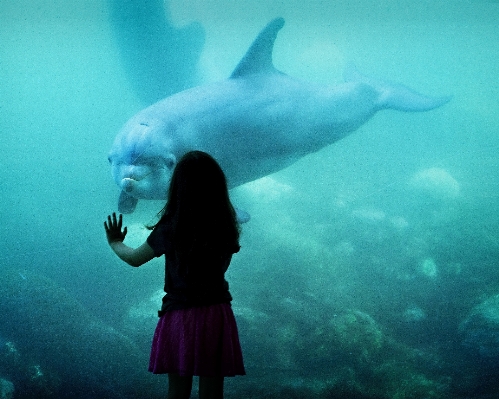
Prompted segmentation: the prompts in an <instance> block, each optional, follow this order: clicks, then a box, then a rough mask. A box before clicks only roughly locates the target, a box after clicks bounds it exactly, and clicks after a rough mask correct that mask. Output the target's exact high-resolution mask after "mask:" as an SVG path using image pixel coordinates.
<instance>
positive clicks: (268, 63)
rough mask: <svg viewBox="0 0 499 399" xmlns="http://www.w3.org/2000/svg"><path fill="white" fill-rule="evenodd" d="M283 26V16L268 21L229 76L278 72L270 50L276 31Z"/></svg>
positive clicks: (272, 46) (236, 76)
mask: <svg viewBox="0 0 499 399" xmlns="http://www.w3.org/2000/svg"><path fill="white" fill-rule="evenodd" d="M283 26H284V19H283V18H276V19H273V20H272V21H270V22H269V23H268V24H267V26H266V27H265V28H263V30H262V31H261V32H260V34H259V35H258V36H257V38H256V39H255V41H254V42H253V43H252V44H251V46H250V48H249V49H248V51H247V52H246V54H245V55H244V57H243V58H242V59H241V61H239V64H237V67H236V69H234V72H232V75H230V77H231V78H239V77H241V76H245V75H251V74H253V73H258V72H268V73H275V72H278V71H277V70H276V69H275V68H274V64H273V63H272V50H273V49H274V41H275V39H276V37H277V33H278V32H279V31H280V30H281V28H282V27H283Z"/></svg>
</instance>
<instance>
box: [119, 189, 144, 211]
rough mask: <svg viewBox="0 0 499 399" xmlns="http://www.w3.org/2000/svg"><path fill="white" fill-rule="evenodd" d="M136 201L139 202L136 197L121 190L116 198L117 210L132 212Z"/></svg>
mask: <svg viewBox="0 0 499 399" xmlns="http://www.w3.org/2000/svg"><path fill="white" fill-rule="evenodd" d="M137 202H139V200H138V199H137V198H135V197H132V196H130V195H128V194H127V193H126V192H124V191H122V192H121V193H120V198H119V200H118V211H119V212H120V213H125V214H127V213H133V211H134V210H135V207H136V206H137Z"/></svg>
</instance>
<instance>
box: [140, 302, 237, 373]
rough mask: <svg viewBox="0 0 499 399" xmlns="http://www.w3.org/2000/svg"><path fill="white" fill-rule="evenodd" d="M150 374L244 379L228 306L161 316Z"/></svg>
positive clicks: (231, 313)
mask: <svg viewBox="0 0 499 399" xmlns="http://www.w3.org/2000/svg"><path fill="white" fill-rule="evenodd" d="M149 371H151V372H152V373H154V374H165V373H177V374H179V375H181V376H194V375H196V376H203V377H233V376H236V375H245V374H246V372H245V370H244V364H243V355H242V351H241V345H240V343H239V335H238V331H237V325H236V319H235V318H234V313H233V312H232V308H231V306H230V304H227V303H223V304H218V305H211V306H203V307H196V308H189V309H181V310H173V311H170V312H166V313H165V314H164V315H163V316H161V318H160V319H159V321H158V325H157V326H156V331H155V332H154V338H153V343H152V348H151V357H150V361H149Z"/></svg>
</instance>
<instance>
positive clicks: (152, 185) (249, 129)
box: [109, 18, 450, 213]
mask: <svg viewBox="0 0 499 399" xmlns="http://www.w3.org/2000/svg"><path fill="white" fill-rule="evenodd" d="M283 25H284V20H283V19H282V18H277V19H274V20H273V21H271V22H270V23H269V24H268V25H267V26H266V27H265V28H264V29H263V30H262V31H261V33H260V34H259V35H258V37H257V38H256V39H255V41H254V42H253V44H252V45H251V46H250V48H249V50H248V51H247V53H246V55H245V56H244V57H243V59H242V60H241V61H240V62H239V64H238V65H237V67H236V69H235V70H234V72H233V73H232V75H231V76H230V78H229V79H227V80H225V81H222V82H219V83H213V84H208V85H204V86H199V87H195V88H192V89H188V90H185V91H182V92H180V93H177V94H174V95H172V96H170V97H167V98H166V99H164V100H162V101H159V102H157V103H155V104H153V105H151V106H150V107H148V108H146V109H144V110H142V111H140V112H139V113H138V114H136V115H135V116H133V117H132V118H131V119H130V120H129V121H128V122H127V123H126V124H125V125H124V127H123V128H122V130H121V131H120V133H119V134H118V136H117V137H116V139H115V141H114V144H113V146H112V148H111V151H110V153H109V162H110V163H111V166H112V174H113V178H114V180H115V182H116V184H117V185H118V186H119V187H120V189H121V195H120V198H119V203H118V210H119V211H120V212H122V213H131V212H133V211H134V209H135V206H136V205H137V201H138V200H139V199H165V198H166V196H167V189H168V184H169V180H170V176H171V173H172V170H173V168H174V166H175V164H176V162H177V160H178V159H179V158H180V157H181V156H182V155H183V154H185V153H186V152H187V151H190V150H194V149H196V150H202V151H206V152H208V153H210V154H211V155H212V156H213V157H214V158H215V159H216V160H217V161H218V162H219V163H220V165H221V166H222V168H223V169H224V171H225V172H226V175H227V180H228V184H229V187H236V186H238V185H241V184H244V183H247V182H250V181H252V180H256V179H258V178H261V177H263V176H266V175H269V174H271V173H274V172H277V171H279V170H281V169H283V168H285V167H287V166H289V165H291V164H292V163H294V162H296V161H297V160H298V159H300V158H301V157H303V156H305V155H307V154H310V153H313V152H315V151H318V150H319V149H321V148H323V147H325V146H327V145H329V144H331V143H334V142H335V141H337V140H339V139H341V138H343V137H345V136H347V135H348V134H350V133H352V132H353V131H355V130H356V129H357V128H358V127H359V126H361V125H362V124H363V123H365V122H366V121H367V120H368V119H369V118H371V117H372V116H373V115H374V114H375V113H376V112H377V111H379V110H382V109H388V108H390V109H395V110H400V111H410V112H416V111H428V110H431V109H434V108H437V107H440V106H441V105H443V104H445V103H446V102H448V101H449V99H450V97H441V98H431V97H426V96H423V95H421V94H418V93H416V92H414V91H413V90H411V89H409V88H407V87H405V86H402V85H397V84H388V83H384V82H379V81H375V80H372V79H367V78H364V77H363V76H361V75H360V74H359V73H357V72H356V71H355V70H352V69H351V73H350V74H349V76H348V77H347V81H346V82H345V83H342V84H340V85H337V86H319V85H314V84H310V83H306V82H302V81H299V80H296V79H294V78H292V77H290V76H288V75H286V74H284V73H282V72H280V71H278V70H277V69H275V68H274V65H273V63H272V50H273V46H274V41H275V39H276V36H277V33H278V32H279V30H280V29H281V28H282V27H283Z"/></svg>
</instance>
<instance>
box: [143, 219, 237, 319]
mask: <svg viewBox="0 0 499 399" xmlns="http://www.w3.org/2000/svg"><path fill="white" fill-rule="evenodd" d="M147 243H148V244H149V246H150V247H151V248H152V249H153V251H154V255H155V256H156V257H159V256H161V255H165V292H166V295H165V296H164V297H163V305H162V307H161V311H160V312H159V315H160V316H161V315H162V314H163V313H164V312H168V311H171V310H177V309H186V308H191V307H196V306H206V305H215V304H219V303H230V301H231V300H232V296H231V295H230V292H229V283H228V282H227V281H226V280H225V277H224V276H225V272H226V271H227V269H228V267H229V264H230V261H231V259H232V254H234V253H236V252H238V251H239V245H236V244H235V245H232V246H231V247H229V248H230V249H228V250H226V251H224V252H223V253H220V251H217V252H214V251H213V250H212V249H210V248H207V249H206V250H204V251H200V252H198V253H196V254H193V255H190V256H188V257H184V258H182V259H181V260H180V259H178V257H177V256H176V253H175V250H174V249H173V246H172V240H171V229H170V226H169V225H168V224H167V223H160V224H158V225H157V226H156V227H155V228H154V230H153V231H152V233H151V234H150V235H149V237H148V238H147ZM180 262H182V265H180ZM180 266H182V267H180Z"/></svg>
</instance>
